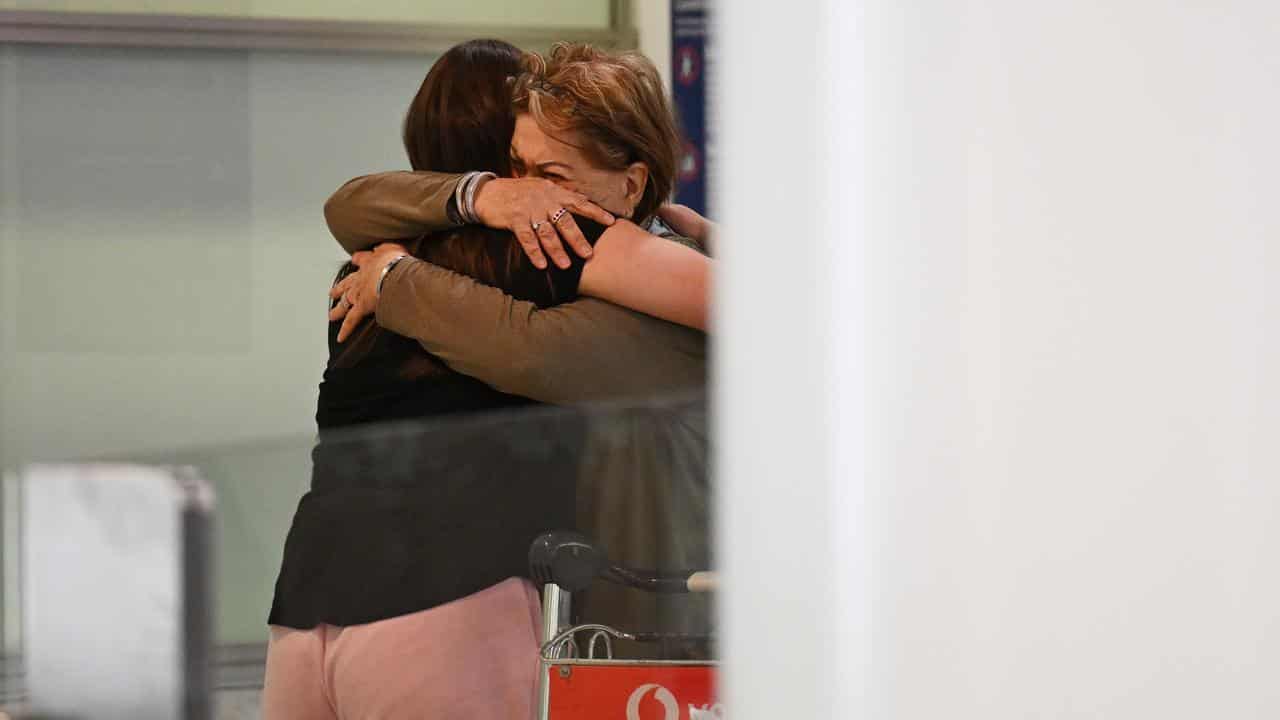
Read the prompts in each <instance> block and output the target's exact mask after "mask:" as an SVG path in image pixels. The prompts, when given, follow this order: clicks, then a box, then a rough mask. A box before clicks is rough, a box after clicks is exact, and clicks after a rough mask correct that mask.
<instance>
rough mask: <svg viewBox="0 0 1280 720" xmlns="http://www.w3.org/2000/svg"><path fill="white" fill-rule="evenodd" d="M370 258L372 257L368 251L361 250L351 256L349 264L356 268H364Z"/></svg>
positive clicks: (371, 253)
mask: <svg viewBox="0 0 1280 720" xmlns="http://www.w3.org/2000/svg"><path fill="white" fill-rule="evenodd" d="M371 257H373V252H371V251H369V250H361V251H360V252H358V253H356V254H355V255H352V256H351V264H352V265H355V266H356V267H364V265H365V263H367V262H369V258H371Z"/></svg>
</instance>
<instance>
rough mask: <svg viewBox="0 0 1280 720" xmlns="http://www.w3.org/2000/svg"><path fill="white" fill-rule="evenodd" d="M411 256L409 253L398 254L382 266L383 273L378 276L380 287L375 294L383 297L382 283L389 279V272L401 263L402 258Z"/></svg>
mask: <svg viewBox="0 0 1280 720" xmlns="http://www.w3.org/2000/svg"><path fill="white" fill-rule="evenodd" d="M407 257H409V256H408V255H398V256H396V257H395V258H392V260H391V262H389V263H387V264H386V265H383V266H382V274H381V275H379V276H378V288H377V290H375V291H374V295H376V296H378V297H382V284H383V283H385V282H386V281H387V273H389V272H391V268H393V267H395V266H396V265H398V264H399V263H400V261H401V260H403V259H405V258H407Z"/></svg>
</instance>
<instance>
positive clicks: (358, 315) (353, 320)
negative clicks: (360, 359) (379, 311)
mask: <svg viewBox="0 0 1280 720" xmlns="http://www.w3.org/2000/svg"><path fill="white" fill-rule="evenodd" d="M368 315H369V309H368V308H367V307H364V306H363V305H357V306H356V307H353V308H351V310H350V311H349V312H348V313H347V316H346V317H345V318H343V320H342V327H340V328H338V342H346V341H347V338H349V337H351V333H353V332H355V329H356V328H357V327H359V325H360V321H361V320H364V319H365V318H366V317H367V316H368Z"/></svg>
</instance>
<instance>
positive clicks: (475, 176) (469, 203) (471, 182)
mask: <svg viewBox="0 0 1280 720" xmlns="http://www.w3.org/2000/svg"><path fill="white" fill-rule="evenodd" d="M496 177H498V176H497V175H496V174H495V173H491V172H476V173H472V174H471V177H469V178H468V179H467V180H468V182H467V190H466V193H465V196H464V200H465V202H464V203H463V206H462V207H461V208H460V211H461V214H462V217H463V218H465V219H466V221H467V222H468V223H470V224H472V225H479V224H480V216H479V215H477V214H476V191H477V190H479V189H480V186H481V185H483V184H484V183H485V182H487V181H489V180H493V179H494V178H496Z"/></svg>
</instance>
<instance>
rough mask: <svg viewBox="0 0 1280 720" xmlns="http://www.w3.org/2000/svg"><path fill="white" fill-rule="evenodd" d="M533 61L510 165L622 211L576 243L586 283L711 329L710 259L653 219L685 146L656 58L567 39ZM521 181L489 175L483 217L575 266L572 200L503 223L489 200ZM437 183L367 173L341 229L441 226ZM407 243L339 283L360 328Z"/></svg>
mask: <svg viewBox="0 0 1280 720" xmlns="http://www.w3.org/2000/svg"><path fill="white" fill-rule="evenodd" d="M522 64H523V72H522V73H521V74H520V75H519V76H518V77H517V78H516V79H515V81H514V89H513V96H512V107H513V110H514V113H515V121H514V132H513V135H512V138H511V153H510V163H509V164H510V168H511V171H512V172H513V173H514V176H515V178H521V179H525V180H529V179H541V180H549V181H551V183H553V184H554V185H555V186H557V187H558V188H560V189H562V190H564V191H568V192H573V193H576V194H577V195H576V196H575V197H578V198H583V199H585V200H588V201H590V202H592V203H595V204H596V205H598V206H599V207H601V208H603V209H605V210H607V211H608V212H610V213H612V214H613V215H614V216H616V217H617V218H618V219H619V222H617V223H615V224H613V225H612V226H610V227H609V229H608V231H607V232H604V233H603V234H602V235H601V236H600V238H599V240H598V241H597V242H596V243H595V246H594V249H586V250H585V251H582V250H580V249H579V246H578V245H577V244H574V243H572V242H571V243H570V244H571V245H572V246H573V248H574V249H575V250H579V253H580V254H581V255H583V256H585V257H587V259H588V261H587V262H586V264H585V265H584V267H583V270H582V276H581V284H580V285H579V288H578V290H579V292H580V293H581V294H583V295H588V296H592V297H597V298H600V299H603V300H608V301H610V302H613V303H616V304H618V305H623V306H625V307H629V308H632V309H635V310H640V311H642V312H646V313H649V314H650V315H653V316H655V317H659V318H662V319H664V320H668V321H671V322H675V323H679V324H682V325H687V326H690V327H695V328H698V329H701V330H705V329H706V328H707V324H708V318H709V312H708V304H707V296H708V287H709V283H710V273H711V265H710V261H709V260H708V259H707V258H706V257H705V256H703V255H702V254H701V253H699V252H696V251H694V250H692V249H690V248H689V247H687V246H686V244H685V243H681V242H674V243H673V242H670V238H661V237H657V236H655V235H653V234H650V233H649V232H647V231H646V230H645V229H644V228H646V227H648V226H649V223H650V221H651V220H652V219H653V218H654V217H655V216H656V215H657V214H658V213H659V211H660V209H661V208H662V206H663V203H665V202H666V201H667V199H668V198H669V197H670V195H671V193H672V191H673V190H674V188H675V176H676V162H677V148H678V146H679V135H678V133H677V130H676V123H675V119H674V117H673V115H672V112H671V107H670V103H669V102H668V101H667V98H666V93H665V91H664V89H663V87H662V81H661V78H660V77H659V75H658V72H657V70H656V69H655V68H654V66H653V63H652V62H650V61H649V60H648V59H647V58H645V57H644V56H643V55H641V54H639V53H635V52H620V53H607V52H605V51H603V50H599V49H597V48H594V47H592V46H590V45H584V44H570V43H559V44H557V45H556V46H554V47H553V48H552V50H551V52H550V53H548V54H547V55H545V56H543V55H537V54H533V53H528V54H526V55H525V56H524V59H523V63H522ZM481 169H484V168H481ZM519 182H520V181H519V180H511V179H502V178H497V179H490V180H487V181H483V182H482V183H481V184H479V185H478V187H477V189H476V196H475V197H476V202H477V211H478V214H479V218H478V219H479V220H481V221H482V222H484V224H487V225H491V226H494V227H505V228H508V229H510V230H512V231H513V232H515V233H516V235H517V236H518V237H520V238H521V244H522V245H523V246H524V249H525V251H526V253H527V254H528V255H529V257H530V259H531V260H533V261H534V263H535V264H538V265H539V266H542V264H545V263H544V261H543V260H542V251H541V249H540V248H539V245H541V246H542V247H543V248H545V249H546V250H547V251H548V253H549V254H551V255H552V258H553V260H555V261H556V264H557V266H561V267H567V266H569V265H570V258H569V256H568V254H567V253H565V252H564V251H563V250H562V249H561V247H560V244H559V242H558V241H557V233H556V230H557V229H559V225H560V224H561V223H562V222H564V218H566V217H567V214H566V213H567V211H566V208H567V209H568V210H572V209H573V208H572V207H570V206H566V205H562V204H560V205H558V204H555V203H551V204H550V206H537V205H533V204H530V205H520V206H519V207H518V208H516V209H514V210H512V211H510V212H507V213H506V214H504V215H503V216H502V217H501V218H500V219H499V221H498V222H494V221H492V220H489V219H488V218H489V216H490V215H494V214H496V211H494V210H490V209H488V208H492V207H495V206H498V207H501V206H502V204H503V202H504V201H505V198H507V197H509V194H508V192H507V188H508V187H509V186H516V185H518V184H519ZM425 187H428V185H425V184H424V183H423V180H422V178H420V177H418V176H415V175H414V174H412V173H396V172H392V173H381V174H377V175H368V176H364V177H360V178H356V179H354V180H352V181H350V182H348V183H347V184H346V185H345V186H343V187H342V188H341V189H339V191H338V192H337V193H335V194H334V195H333V197H331V198H330V199H329V202H328V203H327V204H326V206H325V213H326V218H327V219H328V221H329V228H330V230H331V231H332V232H333V234H334V236H335V237H336V238H337V239H338V241H339V242H340V243H342V245H343V247H344V248H345V249H346V250H347V251H349V252H352V253H358V252H359V251H363V250H368V249H370V248H371V247H373V246H375V245H377V244H379V243H384V242H388V241H393V240H396V239H398V238H399V237H405V236H412V235H414V234H417V233H421V232H423V231H425V230H431V229H435V228H434V227H433V226H431V225H429V224H427V223H425V222H423V220H424V219H425V218H422V217H420V216H417V215H416V213H418V212H419V211H418V210H417V209H418V208H421V207H422V206H423V204H424V203H427V202H429V196H428V194H427V193H425V192H424V188H425ZM670 217H677V216H676V215H671V216H670ZM698 219H699V220H701V218H698ZM400 254H403V249H402V248H399V247H385V248H383V249H382V250H381V252H380V255H379V256H378V257H377V258H376V260H375V259H374V258H372V257H370V256H357V263H358V264H368V263H372V264H374V265H375V266H376V267H374V268H373V269H372V270H371V271H369V272H368V273H367V274H365V273H356V274H355V275H353V276H352V277H350V278H347V279H344V280H343V282H341V283H339V285H338V286H337V287H336V288H335V291H334V292H335V296H336V297H345V298H346V299H347V300H348V303H346V304H343V305H341V306H340V307H339V308H338V309H337V310H336V312H335V315H338V316H341V315H343V314H346V312H347V309H348V306H351V307H354V308H355V311H354V312H353V313H351V315H352V316H353V317H352V318H351V320H350V325H349V326H348V327H352V326H354V324H355V323H356V322H358V321H359V320H361V319H363V318H364V316H365V315H366V314H367V313H369V312H372V311H374V310H375V309H376V307H377V294H376V293H374V292H369V291H370V290H374V289H375V288H374V285H373V283H372V281H371V277H370V276H372V275H379V276H380V275H381V274H382V273H381V271H382V269H383V268H385V267H386V264H387V263H388V262H390V261H391V260H392V259H394V258H395V257H397V256H398V255H400ZM362 281H363V282H362ZM344 337H345V335H344Z"/></svg>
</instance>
